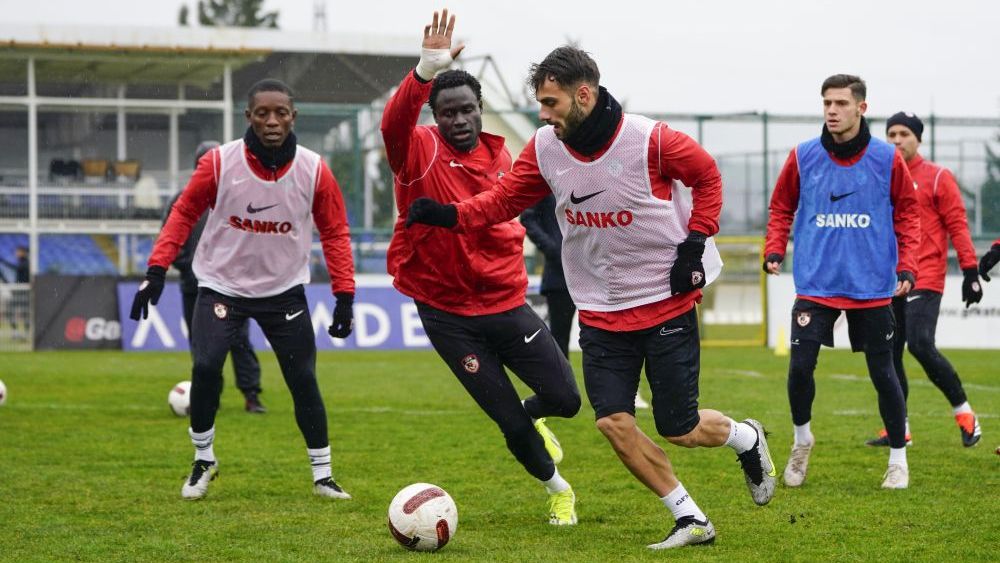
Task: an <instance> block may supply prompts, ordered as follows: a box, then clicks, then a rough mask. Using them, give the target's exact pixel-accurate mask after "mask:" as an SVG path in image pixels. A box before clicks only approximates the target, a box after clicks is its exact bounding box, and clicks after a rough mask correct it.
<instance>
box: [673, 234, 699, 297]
mask: <svg viewBox="0 0 1000 563" xmlns="http://www.w3.org/2000/svg"><path fill="white" fill-rule="evenodd" d="M706 239H708V235H705V234H702V233H699V232H698V231H691V232H690V233H688V237H687V239H686V240H685V241H684V242H682V243H680V244H678V245H677V260H675V261H674V265H673V266H672V267H671V268H670V294H671V295H677V294H678V293H686V292H688V291H694V290H695V289H698V288H700V287H705V266H704V265H702V263H701V257H702V255H703V254H705V240H706Z"/></svg>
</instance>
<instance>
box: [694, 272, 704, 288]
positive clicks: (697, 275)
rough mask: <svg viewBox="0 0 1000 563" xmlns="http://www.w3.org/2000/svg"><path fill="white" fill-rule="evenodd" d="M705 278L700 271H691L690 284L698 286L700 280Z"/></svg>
mask: <svg viewBox="0 0 1000 563" xmlns="http://www.w3.org/2000/svg"><path fill="white" fill-rule="evenodd" d="M703 279H705V276H704V275H702V273H701V272H691V285H693V286H695V287H698V284H700V283H701V280H703Z"/></svg>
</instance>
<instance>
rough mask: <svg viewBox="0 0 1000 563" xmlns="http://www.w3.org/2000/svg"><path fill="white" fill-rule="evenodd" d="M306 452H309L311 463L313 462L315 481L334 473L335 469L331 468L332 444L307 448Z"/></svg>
mask: <svg viewBox="0 0 1000 563" xmlns="http://www.w3.org/2000/svg"><path fill="white" fill-rule="evenodd" d="M306 452H307V453H308V454H309V463H311V464H312V471H313V483H315V482H316V481H319V480H320V479H326V478H327V477H330V476H332V475H333V470H331V469H330V446H327V447H325V448H317V449H315V450H313V449H309V448H306Z"/></svg>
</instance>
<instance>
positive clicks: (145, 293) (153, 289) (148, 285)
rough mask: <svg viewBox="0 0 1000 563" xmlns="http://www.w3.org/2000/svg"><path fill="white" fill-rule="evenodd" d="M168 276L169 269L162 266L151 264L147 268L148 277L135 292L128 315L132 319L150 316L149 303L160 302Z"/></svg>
mask: <svg viewBox="0 0 1000 563" xmlns="http://www.w3.org/2000/svg"><path fill="white" fill-rule="evenodd" d="M166 277H167V269H166V268H163V267H161V266H150V267H149V269H148V270H146V279H145V281H143V282H142V284H141V285H139V291H137V292H135V297H134V298H133V299H132V311H131V312H130V313H129V315H128V316H129V318H130V319H132V320H133V321H137V320H139V318H140V317H141V318H143V319H145V318H147V317H149V304H150V303H152V304H153V305H156V304H157V303H159V302H160V294H161V293H163V283H164V280H165V279H166Z"/></svg>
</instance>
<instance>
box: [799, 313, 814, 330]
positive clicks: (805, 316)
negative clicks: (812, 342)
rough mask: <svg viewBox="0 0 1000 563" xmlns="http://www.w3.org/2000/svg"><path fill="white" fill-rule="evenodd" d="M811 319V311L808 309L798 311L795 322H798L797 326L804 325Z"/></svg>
mask: <svg viewBox="0 0 1000 563" xmlns="http://www.w3.org/2000/svg"><path fill="white" fill-rule="evenodd" d="M810 321H812V313H809V312H808V311H799V314H798V315H797V316H796V317H795V322H797V323H799V326H801V327H805V326H807V325H808V324H809V322H810Z"/></svg>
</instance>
